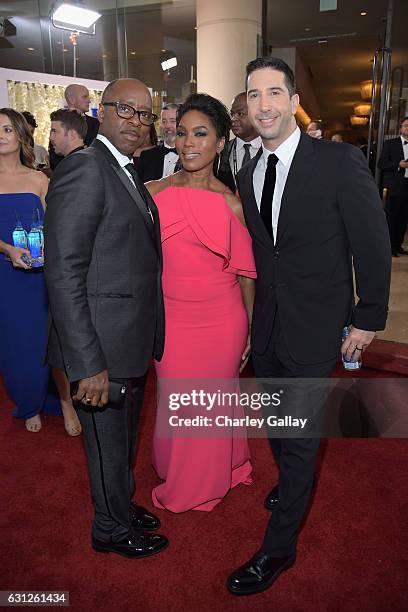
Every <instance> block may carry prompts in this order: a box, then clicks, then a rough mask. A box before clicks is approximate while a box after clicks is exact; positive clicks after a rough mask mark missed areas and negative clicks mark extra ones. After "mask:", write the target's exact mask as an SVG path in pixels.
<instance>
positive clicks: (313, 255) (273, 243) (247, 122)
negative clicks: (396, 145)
mask: <svg viewBox="0 0 408 612" xmlns="http://www.w3.org/2000/svg"><path fill="white" fill-rule="evenodd" d="M66 101H67V106H68V108H66V109H57V110H55V111H54V112H53V113H52V114H51V133H50V143H51V150H50V166H48V160H47V157H46V152H45V153H44V151H41V150H39V149H38V148H37V150H36V151H35V148H34V140H33V132H32V131H30V128H29V124H30V125H31V128H32V130H34V129H35V127H36V124H35V119H34V118H33V117H32V116H31V115H30V116H28V115H27V114H26V116H25V118H24V117H23V115H21V114H20V113H17V112H16V111H14V110H12V109H7V108H3V109H0V176H1V190H0V191H1V193H0V253H2V254H3V256H2V257H1V261H0V282H1V284H2V286H3V287H7V292H6V296H5V299H4V300H2V301H1V306H0V308H1V311H0V315H1V316H0V340H1V348H0V372H1V374H2V376H3V380H4V383H5V386H6V388H7V390H8V392H9V394H10V396H11V398H12V400H13V401H14V403H15V405H16V411H15V415H16V416H17V417H20V418H22V419H24V420H25V422H26V426H27V429H29V431H36V432H38V431H39V429H40V427H41V418H40V412H41V411H42V410H43V409H44V407H45V404H46V396H47V389H48V382H49V377H50V372H51V371H52V373H53V376H54V380H55V383H56V385H57V389H58V392H59V397H60V403H61V407H62V411H63V414H64V419H65V428H66V429H67V431H68V433H69V434H70V435H78V434H79V433H81V431H82V432H83V435H84V441H85V450H86V455H87V461H88V470H89V477H90V485H91V490H92V500H93V504H94V508H95V516H94V520H93V524H92V547H93V549H94V550H95V551H98V552H113V553H117V554H120V555H123V556H126V557H130V558H137V557H144V556H147V555H152V554H156V553H158V552H160V551H162V550H163V549H164V548H166V547H167V545H168V540H167V538H166V537H165V536H164V535H161V534H158V533H157V530H158V529H159V528H160V520H159V518H158V517H157V516H155V515H154V514H153V513H152V512H151V511H150V510H148V509H146V508H144V507H142V506H140V505H138V504H137V503H136V502H135V501H132V499H133V496H134V492H135V480H134V474H133V461H134V456H135V450H136V438H137V424H138V421H139V416H140V411H141V407H142V403H143V395H144V388H145V381H146V376H147V371H148V368H149V365H150V363H151V360H152V358H153V359H154V366H155V369H156V373H157V378H158V380H159V381H160V380H162V379H163V380H166V379H178V380H179V379H187V380H188V379H199V378H200V379H209V380H211V379H228V380H236V379H238V377H239V373H240V371H242V370H243V368H244V367H245V366H246V364H247V361H248V358H249V355H250V353H252V363H253V367H254V370H255V374H256V376H257V378H259V379H274V378H288V379H308V378H329V377H330V376H331V374H332V372H333V370H334V368H335V365H336V363H337V361H338V357H339V355H340V353H342V354H343V355H344V356H345V358H347V359H351V360H355V361H357V360H358V359H359V358H360V357H361V352H362V351H364V350H365V349H366V348H367V347H368V346H369V345H370V343H371V341H372V340H373V338H374V335H375V332H376V331H378V330H382V329H384V327H385V323H386V318H387V304H388V293H389V282H390V268H391V265H390V264H391V251H390V244H389V235H388V228H387V222H386V217H385V215H384V211H383V208H382V203H381V200H380V198H379V193H378V189H377V187H376V185H375V182H374V180H373V178H372V175H371V173H370V171H369V169H368V166H367V163H366V160H365V159H364V157H363V155H362V154H361V152H360V151H359V150H358V148H357V147H355V146H352V145H350V144H347V143H341V142H340V144H339V141H341V136H340V135H336V136H338V137H337V138H334V137H333V138H332V140H333V142H331V141H330V140H327V139H324V138H323V137H322V136H323V129H322V126H321V125H319V124H314V125H312V126H311V127H310V126H309V128H310V129H309V128H308V130H307V131H306V133H304V132H302V131H301V130H300V129H299V127H298V126H297V123H296V119H295V115H296V111H297V108H298V105H299V96H298V94H297V93H296V88H295V82H294V75H293V72H292V70H291V69H290V68H289V66H288V65H287V64H286V63H285V62H283V61H282V60H280V59H277V58H273V57H268V58H258V59H256V60H254V61H252V62H250V63H249V64H248V66H247V68H246V90H245V91H244V92H239V93H238V94H237V95H236V96H235V98H234V100H233V101H232V104H231V108H230V110H228V109H227V108H226V107H225V106H224V105H223V104H222V103H221V102H220V101H219V100H217V99H215V98H214V97H212V96H210V95H207V94H192V95H190V96H189V97H188V98H187V100H185V101H184V102H183V103H182V104H170V103H169V104H167V105H165V106H164V107H163V109H162V111H161V117H160V123H161V128H162V137H163V140H162V142H160V143H158V140H157V135H156V132H155V129H154V123H155V121H156V120H157V119H158V118H157V117H156V115H155V114H154V113H153V112H152V100H151V96H150V93H149V90H148V88H147V87H146V85H145V84H144V83H142V82H140V81H139V80H137V79H118V80H115V81H113V82H111V83H110V84H109V85H108V86H107V88H106V89H105V91H104V92H103V95H102V100H101V104H100V106H99V111H98V120H97V119H94V118H91V117H89V116H88V115H86V112H87V111H88V110H89V92H87V90H86V88H85V87H83V86H82V85H76V84H74V85H70V86H69V87H68V88H67V90H66ZM30 122H31V123H30ZM404 125H405V127H403V129H406V130H408V120H407V121H406V122H405V123H403V126H404ZM230 130H232V132H233V134H234V138H233V139H231V140H230ZM336 141H337V142H336ZM406 144H407V143H406ZM403 146H405V144H404V145H403ZM51 151H52V153H51ZM384 155H387V156H388V157H386V159H387V160H388V161H387V163H386V165H384V169H385V170H386V171H387V172H389V173H392V172H394V166H396V165H397V166H398V170H397V172H398V174H400V175H401V176H402V172H404V173H405V174H404V175H403V176H404V181H405V183H404V185H405V188H406V182H407V180H406V178H405V176H406V175H407V173H408V170H406V168H407V165H404V164H407V163H406V162H404V163H402V162H401V160H399V162H398V163H397V162H396V161H393V165H391V157H392V155H394V151H390V152H388V153H384ZM405 157H407V156H405ZM35 168H37V169H38V170H46V172H45V173H44V172H41V171H37V170H36V169H35ZM48 168H50V169H51V170H52V176H51V180H50V183H49V184H48V179H47V177H46V176H45V174H46V173H47V171H48ZM401 201H402V200H401ZM405 204H407V202H406V201H405ZM44 210H45V215H44V212H43V211H44ZM37 211H38V212H37ZM33 215H36V219H37V222H38V223H40V224H42V221H43V217H44V237H45V249H44V271H43V269H42V268H34V267H33V266H32V262H31V260H30V250H29V245H26V246H25V247H24V246H15V245H14V244H13V232H14V230H15V228H16V227H17V226H18V224H20V225H22V226H23V228H28V227H29V226H30V223H31V222H32V219H33ZM398 215H399V216H398V219H401V216H402V215H401V213H398ZM396 216H397V215H396ZM395 224H396V221H395ZM399 238H400V237H398V240H397V239H396V241H395V242H394V244H393V249H394V248H397V242H398V241H399ZM398 248H400V246H399V247H398ZM353 268H354V274H355V286H356V288H357V293H358V301H357V303H356V304H355V303H354V283H353ZM47 290H48V291H47ZM47 311H49V316H48V325H47V324H46V319H47ZM345 326H349V332H350V333H349V335H348V336H347V338H346V339H345V340H344V341H343V342H342V329H343V328H344V327H345ZM46 329H47V332H46ZM44 354H45V355H46V363H47V364H48V365H47V366H43V356H44ZM21 380H24V385H21ZM164 399H165V398H164V397H160V396H159V398H158V404H159V405H158V411H159V412H160V410H161V406H160V403H161V402H162V401H164ZM162 410H164V411H165V410H166V407H165V406H164V407H162ZM235 416H240V414H238V413H237V414H236V415H235ZM270 444H271V450H272V454H273V457H274V459H275V461H276V463H277V466H278V469H279V482H278V484H277V485H276V486H274V487H273V489H272V490H271V491H270V492H269V493H268V495H267V497H266V499H265V505H266V507H267V508H269V509H271V510H272V516H271V519H270V520H269V523H268V526H267V529H266V533H265V537H264V540H263V542H262V544H261V546H260V548H259V550H258V551H257V552H256V553H255V554H254V556H253V557H252V558H251V559H249V560H248V562H247V563H245V564H244V565H242V566H241V567H239V568H238V569H236V570H235V571H234V572H232V573H231V575H230V576H229V578H228V580H227V587H228V589H229V591H230V592H231V593H232V594H234V595H248V594H254V593H257V592H260V591H262V590H265V589H266V588H268V587H270V586H271V585H272V584H273V583H274V582H275V580H276V579H277V578H278V576H279V575H280V574H281V573H282V572H283V571H284V570H286V569H288V568H289V567H290V566H291V565H293V563H294V562H295V559H296V543H297V533H298V529H299V525H300V524H301V522H302V520H303V517H304V516H305V513H306V511H307V508H308V504H309V500H310V495H311V491H312V487H313V484H314V477H315V476H314V472H315V463H316V457H317V453H318V448H319V439H318V438H316V437H315V438H277V437H271V438H270ZM152 456H153V465H154V467H155V469H156V472H157V474H158V476H159V478H160V479H161V481H162V482H161V484H159V485H158V486H156V487H155V488H154V490H153V491H152V502H153V504H154V505H155V506H156V507H158V508H160V509H162V510H169V511H172V512H175V513H178V512H185V511H187V510H197V511H211V510H212V509H213V508H214V507H215V506H216V505H217V504H219V503H220V502H221V500H222V499H223V498H224V497H225V495H226V494H227V493H228V491H229V490H230V489H231V488H232V487H235V486H238V485H239V484H242V483H243V484H250V483H251V482H252V465H251V458H250V453H249V447H248V442H247V439H246V437H245V436H239V437H236V436H234V435H233V432H232V430H226V432H225V434H224V435H223V436H222V437H217V438H212V439H210V438H208V437H206V436H205V435H200V433H199V432H198V434H197V436H194V437H190V438H186V437H179V436H177V435H176V434H174V433H173V434H172V435H171V436H167V437H163V436H162V435H161V434H160V431H159V430H158V429H157V428H156V431H155V434H154V439H153V441H152Z"/></svg>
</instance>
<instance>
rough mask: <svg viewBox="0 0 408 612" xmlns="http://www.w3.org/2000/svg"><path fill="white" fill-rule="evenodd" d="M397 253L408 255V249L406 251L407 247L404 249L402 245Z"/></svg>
mask: <svg viewBox="0 0 408 612" xmlns="http://www.w3.org/2000/svg"><path fill="white" fill-rule="evenodd" d="M397 253H398V254H399V255H408V251H406V250H405V249H403V248H402V247H400V248H399V249H397Z"/></svg>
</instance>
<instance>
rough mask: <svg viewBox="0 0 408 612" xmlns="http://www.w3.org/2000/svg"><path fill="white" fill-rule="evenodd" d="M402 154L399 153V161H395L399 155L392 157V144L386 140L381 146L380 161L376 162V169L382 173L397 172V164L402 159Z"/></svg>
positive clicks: (398, 168) (398, 169)
mask: <svg viewBox="0 0 408 612" xmlns="http://www.w3.org/2000/svg"><path fill="white" fill-rule="evenodd" d="M402 153H403V152H402V151H401V157H400V159H396V158H397V157H399V155H395V154H394V155H393V151H392V143H391V141H387V140H386V141H385V142H384V144H383V148H382V151H381V156H380V159H379V160H378V167H379V168H380V170H382V171H383V172H399V171H400V167H399V163H400V161H401V159H404V155H403V154H402Z"/></svg>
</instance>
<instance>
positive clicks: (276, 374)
mask: <svg viewBox="0 0 408 612" xmlns="http://www.w3.org/2000/svg"><path fill="white" fill-rule="evenodd" d="M339 345H340V343H339ZM252 360H253V365H254V369H255V374H256V376H257V378H279V379H286V378H294V379H295V378H301V379H313V378H325V379H327V378H329V377H330V375H331V373H332V371H333V369H334V367H335V365H336V363H337V358H336V359H332V360H330V361H327V362H324V363H318V364H311V365H301V364H298V363H296V362H295V361H293V359H292V358H291V356H290V354H289V352H288V350H287V348H286V344H285V340H284V337H283V333H282V328H281V325H280V322H279V316H278V313H276V315H275V322H274V326H273V331H272V335H271V339H270V341H269V344H268V348H267V350H266V352H265V353H264V354H263V355H257V354H256V353H253V356H252ZM306 384H307V383H306V382H305V383H302V384H301V386H300V389H296V384H295V381H294V383H293V387H292V386H291V385H289V387H290V389H289V391H293V392H294V394H292V395H293V397H294V401H293V403H292V405H291V404H289V406H288V407H287V414H291V413H294V415H295V416H299V407H300V412H303V416H305V417H307V416H308V414H309V408H308V407H307V406H306V407H305V408H304V410H303V408H302V401H303V398H304V396H305V391H304V389H306V387H305V386H304V385H306ZM311 384H314V385H316V383H311ZM268 386H269V385H268ZM279 386H280V387H281V386H282V385H281V384H280V383H279ZM320 386H321V385H320V383H318V387H319V391H318V393H317V395H316V394H315V395H314V396H311V397H318V398H320V399H321V397H322V396H321V389H320ZM324 386H325V385H324V384H323V387H324ZM323 391H324V389H323ZM296 393H297V399H296ZM282 399H283V401H285V400H284V396H282ZM295 404H298V405H297V407H296V406H295ZM292 408H293V410H292ZM320 408H322V406H319V407H317V409H316V411H317V412H319V409H320ZM268 414H269V413H267V411H265V414H264V416H265V418H266V417H267V416H268ZM314 435H315V434H314ZM269 443H270V445H271V449H272V453H273V456H274V458H275V461H276V464H277V466H278V469H279V483H278V484H279V502H278V504H277V506H276V507H275V508H274V510H273V512H272V516H271V518H270V520H269V524H268V526H267V529H266V533H265V537H264V541H263V543H262V547H261V552H262V553H264V554H267V555H269V556H272V557H285V556H289V555H293V554H295V553H296V542H297V532H298V529H299V526H300V524H301V521H302V519H303V517H304V515H305V512H306V510H307V507H308V503H309V500H310V495H311V492H312V487H313V480H314V472H315V464H316V458H317V453H318V450H319V444H320V439H319V437H318V435H317V436H316V437H313V438H275V437H270V438H269Z"/></svg>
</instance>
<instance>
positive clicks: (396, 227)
mask: <svg viewBox="0 0 408 612" xmlns="http://www.w3.org/2000/svg"><path fill="white" fill-rule="evenodd" d="M404 184H405V192H404V193H403V194H401V195H398V196H393V195H390V197H389V199H388V202H387V213H388V224H389V229H390V240H391V250H392V252H393V253H397V252H398V250H399V249H400V248H401V246H402V244H403V242H404V237H405V232H406V231H407V224H408V179H404Z"/></svg>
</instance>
